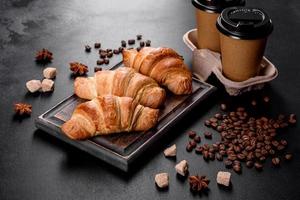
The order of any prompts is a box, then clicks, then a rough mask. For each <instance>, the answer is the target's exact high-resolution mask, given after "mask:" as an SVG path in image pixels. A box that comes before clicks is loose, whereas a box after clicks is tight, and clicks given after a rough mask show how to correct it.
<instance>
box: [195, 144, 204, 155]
mask: <svg viewBox="0 0 300 200" xmlns="http://www.w3.org/2000/svg"><path fill="white" fill-rule="evenodd" d="M202 151H203V147H201V146H200V147H197V148H196V149H195V152H196V154H202Z"/></svg>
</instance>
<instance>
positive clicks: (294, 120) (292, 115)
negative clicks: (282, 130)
mask: <svg viewBox="0 0 300 200" xmlns="http://www.w3.org/2000/svg"><path fill="white" fill-rule="evenodd" d="M288 122H289V123H290V124H296V123H297V120H296V115H295V114H290V116H289V120H288Z"/></svg>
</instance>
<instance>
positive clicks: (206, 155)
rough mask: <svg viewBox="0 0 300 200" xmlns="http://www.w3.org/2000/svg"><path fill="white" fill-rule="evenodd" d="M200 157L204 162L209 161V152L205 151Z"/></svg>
mask: <svg viewBox="0 0 300 200" xmlns="http://www.w3.org/2000/svg"><path fill="white" fill-rule="evenodd" d="M202 156H203V159H204V160H205V161H208V160H209V152H208V151H207V150H203V151H202Z"/></svg>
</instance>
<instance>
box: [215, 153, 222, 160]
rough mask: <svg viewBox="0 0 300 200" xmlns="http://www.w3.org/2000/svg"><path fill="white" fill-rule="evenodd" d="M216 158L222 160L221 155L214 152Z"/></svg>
mask: <svg viewBox="0 0 300 200" xmlns="http://www.w3.org/2000/svg"><path fill="white" fill-rule="evenodd" d="M216 159H217V160H218V161H222V160H223V156H222V155H221V154H220V153H216Z"/></svg>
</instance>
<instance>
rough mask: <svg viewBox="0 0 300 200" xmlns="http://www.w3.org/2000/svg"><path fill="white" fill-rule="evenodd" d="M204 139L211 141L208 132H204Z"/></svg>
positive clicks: (210, 135)
mask: <svg viewBox="0 0 300 200" xmlns="http://www.w3.org/2000/svg"><path fill="white" fill-rule="evenodd" d="M204 137H205V138H206V139H211V138H212V134H211V132H208V131H206V132H204Z"/></svg>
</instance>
